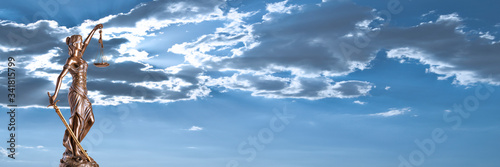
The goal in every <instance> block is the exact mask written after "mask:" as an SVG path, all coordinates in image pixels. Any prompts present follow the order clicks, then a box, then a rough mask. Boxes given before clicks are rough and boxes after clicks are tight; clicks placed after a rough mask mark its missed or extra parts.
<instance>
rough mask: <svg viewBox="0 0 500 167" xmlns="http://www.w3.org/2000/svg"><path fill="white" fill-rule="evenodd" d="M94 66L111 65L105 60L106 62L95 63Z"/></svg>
mask: <svg viewBox="0 0 500 167" xmlns="http://www.w3.org/2000/svg"><path fill="white" fill-rule="evenodd" d="M94 66H96V67H107V66H109V63H107V62H105V63H94Z"/></svg>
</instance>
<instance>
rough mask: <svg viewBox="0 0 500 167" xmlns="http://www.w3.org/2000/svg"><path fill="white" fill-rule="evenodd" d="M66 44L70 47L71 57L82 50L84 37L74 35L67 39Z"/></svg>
mask: <svg viewBox="0 0 500 167" xmlns="http://www.w3.org/2000/svg"><path fill="white" fill-rule="evenodd" d="M66 44H67V45H68V50H69V55H70V56H71V55H73V53H74V52H76V51H80V50H82V48H83V42H82V36H81V35H72V36H71V37H66Z"/></svg>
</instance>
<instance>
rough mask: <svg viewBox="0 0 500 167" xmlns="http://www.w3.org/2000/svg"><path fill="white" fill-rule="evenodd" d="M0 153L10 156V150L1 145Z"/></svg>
mask: <svg viewBox="0 0 500 167" xmlns="http://www.w3.org/2000/svg"><path fill="white" fill-rule="evenodd" d="M0 154H1V155H2V156H4V157H6V156H9V152H8V151H7V150H6V149H4V148H3V147H1V146H0Z"/></svg>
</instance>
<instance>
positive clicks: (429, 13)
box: [422, 10, 436, 17]
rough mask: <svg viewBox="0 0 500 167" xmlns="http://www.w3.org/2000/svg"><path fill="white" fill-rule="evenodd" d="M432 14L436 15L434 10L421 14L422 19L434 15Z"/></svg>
mask: <svg viewBox="0 0 500 167" xmlns="http://www.w3.org/2000/svg"><path fill="white" fill-rule="evenodd" d="M434 13H436V10H431V11H429V12H427V13H424V14H422V17H426V16H429V15H431V14H434Z"/></svg>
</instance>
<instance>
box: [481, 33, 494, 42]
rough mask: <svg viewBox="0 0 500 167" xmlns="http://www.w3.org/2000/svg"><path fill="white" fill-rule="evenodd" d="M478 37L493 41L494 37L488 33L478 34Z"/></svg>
mask: <svg viewBox="0 0 500 167" xmlns="http://www.w3.org/2000/svg"><path fill="white" fill-rule="evenodd" d="M479 35H481V36H479V37H481V38H484V39H488V40H495V36H493V35H491V34H490V32H489V31H488V32H486V33H484V32H480V33H479Z"/></svg>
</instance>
